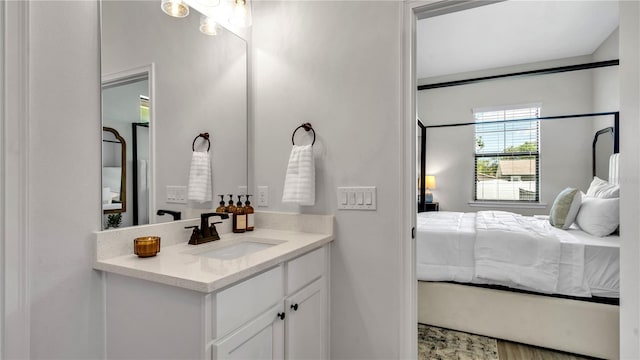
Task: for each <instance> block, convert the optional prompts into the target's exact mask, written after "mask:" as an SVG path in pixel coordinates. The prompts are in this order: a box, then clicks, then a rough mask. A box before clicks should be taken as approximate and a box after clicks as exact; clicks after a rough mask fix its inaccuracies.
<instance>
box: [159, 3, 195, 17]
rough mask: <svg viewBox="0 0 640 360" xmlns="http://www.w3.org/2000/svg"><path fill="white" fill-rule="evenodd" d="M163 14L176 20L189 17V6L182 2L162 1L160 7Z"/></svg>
mask: <svg viewBox="0 0 640 360" xmlns="http://www.w3.org/2000/svg"><path fill="white" fill-rule="evenodd" d="M160 6H161V8H162V11H164V13H165V14H167V15H169V16H173V17H177V18H183V17H185V16H187V15H189V5H187V3H185V2H184V1H183V0H162V4H161V5H160Z"/></svg>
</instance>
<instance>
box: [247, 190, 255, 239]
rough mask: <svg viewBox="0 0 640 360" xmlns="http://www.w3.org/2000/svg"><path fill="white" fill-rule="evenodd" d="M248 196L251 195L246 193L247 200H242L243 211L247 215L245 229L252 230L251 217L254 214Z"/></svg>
mask: <svg viewBox="0 0 640 360" xmlns="http://www.w3.org/2000/svg"><path fill="white" fill-rule="evenodd" d="M249 196H253V195H249V194H247V201H245V202H244V213H245V214H246V215H247V231H253V224H254V220H253V217H254V216H255V215H254V213H253V206H251V202H250V201H249Z"/></svg>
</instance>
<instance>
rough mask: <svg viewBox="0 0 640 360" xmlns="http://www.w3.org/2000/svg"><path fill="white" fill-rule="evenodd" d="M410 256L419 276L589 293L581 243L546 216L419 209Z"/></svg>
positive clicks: (544, 291) (579, 294)
mask: <svg viewBox="0 0 640 360" xmlns="http://www.w3.org/2000/svg"><path fill="white" fill-rule="evenodd" d="M416 260H417V275H418V279H420V280H430V281H457V282H471V283H483V284H498V285H505V286H510V287H514V288H519V289H524V290H534V291H538V292H543V293H559V294H564V295H573V296H590V291H589V288H588V286H587V285H586V283H585V280H584V246H582V245H580V244H579V243H578V242H577V240H576V239H574V238H573V237H572V236H571V235H570V234H568V233H567V232H565V231H562V230H559V229H556V228H554V227H552V226H551V225H550V224H549V223H548V221H547V220H541V219H536V218H532V217H526V216H522V215H518V214H514V213H509V212H504V211H482V212H478V213H458V212H427V213H420V214H419V216H418V241H417V259H416Z"/></svg>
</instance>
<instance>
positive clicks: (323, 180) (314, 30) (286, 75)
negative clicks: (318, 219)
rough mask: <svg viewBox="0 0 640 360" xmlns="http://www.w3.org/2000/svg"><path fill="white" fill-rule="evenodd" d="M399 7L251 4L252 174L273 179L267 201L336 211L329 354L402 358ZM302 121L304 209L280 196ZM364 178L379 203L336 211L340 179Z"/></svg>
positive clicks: (351, 182)
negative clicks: (308, 183) (312, 169)
mask: <svg viewBox="0 0 640 360" xmlns="http://www.w3.org/2000/svg"><path fill="white" fill-rule="evenodd" d="M401 9H402V3H401V2H395V1H371V2H350V1H335V2H334V1H317V2H315V1H312V2H307V1H273V2H266V1H260V2H254V4H253V57H254V60H253V61H254V63H253V68H254V76H255V78H254V86H255V88H254V92H253V94H254V99H255V102H254V106H255V130H254V131H255V134H254V136H255V151H254V152H253V154H252V156H254V157H255V166H254V169H255V184H256V185H267V186H269V189H270V194H269V195H270V207H269V208H268V209H269V210H277V211H300V212H303V213H315V214H331V213H335V215H336V227H335V231H336V241H335V242H334V243H333V245H332V253H331V257H332V258H331V345H332V346H331V347H332V349H331V355H332V358H334V359H345V358H358V359H394V358H397V357H398V356H399V355H398V354H399V337H398V334H399V332H400V323H401V321H402V319H401V315H400V314H401V308H400V306H401V305H402V304H401V296H400V295H399V294H400V291H401V289H402V287H401V285H402V284H401V276H402V268H401V264H400V258H401V249H402V243H401V239H400V234H401V229H400V226H401V224H402V222H401V219H400V206H401V196H402V192H401V189H402V187H401V183H400V179H401V174H400V173H399V172H400V169H401V166H400V164H401V154H402V151H401V150H402V148H401V143H400V131H401V128H402V120H401V119H402V109H401V104H402V95H401V94H402V84H401V79H402V76H401V74H402V73H401V70H402V66H401V57H402V52H401V51H402V35H401V34H402V28H401V26H402V12H401ZM359 19H375V21H359ZM306 121H308V122H311V124H312V125H313V126H314V128H315V131H316V135H317V138H316V144H315V146H314V151H315V159H316V205H315V206H312V207H301V208H298V207H297V206H295V205H293V206H292V205H288V204H282V203H281V202H280V199H281V198H282V187H283V183H284V176H285V170H286V166H287V162H288V158H289V152H290V151H291V132H292V131H293V130H294V129H295V128H296V127H297V126H298V125H300V124H301V123H302V122H306ZM301 141H302V140H301ZM252 183H254V182H252ZM357 185H373V186H376V187H377V189H378V210H377V211H338V210H337V195H336V187H337V186H357ZM262 209H264V208H258V210H262Z"/></svg>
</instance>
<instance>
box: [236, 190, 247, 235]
mask: <svg viewBox="0 0 640 360" xmlns="http://www.w3.org/2000/svg"><path fill="white" fill-rule="evenodd" d="M241 199H242V195H238V203H237V204H236V209H235V212H234V213H233V232H234V233H243V232H245V231H247V215H246V214H245V213H244V207H242V200H241Z"/></svg>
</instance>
